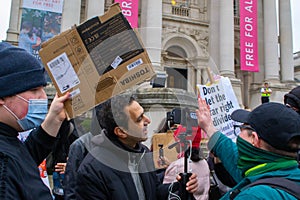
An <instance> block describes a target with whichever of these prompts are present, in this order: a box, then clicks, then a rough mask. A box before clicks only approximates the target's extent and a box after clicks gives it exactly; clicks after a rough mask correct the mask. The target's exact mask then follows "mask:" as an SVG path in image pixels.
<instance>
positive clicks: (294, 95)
mask: <svg viewBox="0 0 300 200" xmlns="http://www.w3.org/2000/svg"><path fill="white" fill-rule="evenodd" d="M284 104H289V105H290V106H292V107H295V108H298V109H300V86H298V87H296V88H294V89H292V90H291V91H290V92H289V93H288V94H286V95H284Z"/></svg>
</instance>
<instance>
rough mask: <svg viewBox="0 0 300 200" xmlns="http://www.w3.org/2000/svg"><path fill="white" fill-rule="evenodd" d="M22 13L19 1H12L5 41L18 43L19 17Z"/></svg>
mask: <svg viewBox="0 0 300 200" xmlns="http://www.w3.org/2000/svg"><path fill="white" fill-rule="evenodd" d="M21 12H22V6H21V1H20V0H12V1H11V9H10V20H9V27H8V30H7V37H6V40H7V41H9V42H13V43H17V42H18V35H19V32H20V26H19V24H20V23H21V21H20V22H19V19H21V18H20V17H19V16H20V15H21Z"/></svg>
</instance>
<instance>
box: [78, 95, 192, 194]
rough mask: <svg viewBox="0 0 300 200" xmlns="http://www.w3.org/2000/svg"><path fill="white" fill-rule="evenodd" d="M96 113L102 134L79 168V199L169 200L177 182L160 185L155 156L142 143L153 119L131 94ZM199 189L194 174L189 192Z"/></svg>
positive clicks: (106, 103) (106, 105) (177, 185)
mask: <svg viewBox="0 0 300 200" xmlns="http://www.w3.org/2000/svg"><path fill="white" fill-rule="evenodd" d="M96 114H97V119H98V121H99V124H100V126H101V128H102V133H101V134H99V135H97V136H95V137H94V138H93V139H92V142H93V143H94V144H95V147H94V148H93V149H92V150H91V151H90V152H89V153H88V154H87V156H86V157H85V158H84V160H83V161H82V163H81V165H80V167H79V169H78V177H77V184H76V198H77V199H88V200H93V199H122V200H143V199H147V200H156V199H167V197H168V194H169V189H170V190H172V189H173V190H176V189H178V187H179V184H178V182H176V183H174V184H173V185H171V184H161V183H159V180H158V178H157V176H156V172H155V167H154V163H153V157H152V153H151V152H150V151H149V149H148V148H147V147H146V146H145V145H143V144H142V143H141V142H143V141H145V140H146V139H147V134H148V132H147V126H148V125H149V123H150V119H149V118H148V117H147V116H146V115H145V114H144V109H143V108H142V107H141V105H140V104H139V103H138V102H137V101H136V100H135V99H134V98H133V97H132V96H131V95H129V94H127V93H123V94H121V95H117V96H115V97H113V98H111V99H110V100H108V101H106V102H105V103H103V104H102V105H101V107H100V109H99V110H97V113H96ZM177 178H178V180H179V179H180V176H178V177H177ZM197 186H198V183H197V176H196V175H195V174H193V175H192V176H191V177H190V179H189V181H188V182H187V184H186V189H187V191H189V192H191V193H193V192H195V190H196V188H197Z"/></svg>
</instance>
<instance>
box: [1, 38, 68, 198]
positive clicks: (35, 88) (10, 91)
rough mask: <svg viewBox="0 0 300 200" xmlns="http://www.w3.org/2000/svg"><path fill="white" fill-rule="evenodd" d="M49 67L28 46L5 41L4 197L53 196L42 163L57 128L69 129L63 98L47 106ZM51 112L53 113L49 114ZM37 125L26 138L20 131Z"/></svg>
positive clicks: (2, 154)
mask: <svg viewBox="0 0 300 200" xmlns="http://www.w3.org/2000/svg"><path fill="white" fill-rule="evenodd" d="M45 85H46V81H45V77H44V68H43V66H42V65H41V64H40V62H39V61H38V60H37V59H36V58H35V57H34V56H32V55H31V54H30V53H28V52H27V51H25V50H24V49H21V48H18V47H15V46H13V45H11V44H9V43H6V42H1V43H0V113H1V114H0V199H1V200H2V199H3V200H5V199H14V200H32V199H39V200H52V199H53V198H52V195H51V192H50V190H49V188H48V187H47V186H46V185H44V183H43V182H42V179H41V178H40V173H39V169H38V165H39V164H40V163H41V162H42V161H43V160H44V159H45V158H46V156H47V155H48V154H49V153H50V151H51V149H52V146H53V145H54V144H55V142H56V141H57V140H58V137H57V136H58V134H61V133H64V132H67V131H68V129H69V124H68V122H67V121H66V120H65V118H66V114H65V112H64V109H63V108H64V104H63V103H64V101H66V100H67V99H68V98H69V93H67V94H66V95H64V96H62V97H58V96H57V95H56V96H55V98H54V99H53V101H52V103H51V106H50V109H49V111H48V103H47V95H46V93H45V91H44V89H43V86H45ZM47 112H48V114H47ZM31 129H33V130H32V132H31V133H30V134H29V136H28V137H27V139H26V140H25V142H24V143H22V142H21V141H20V140H19V139H18V138H17V136H18V132H22V131H27V130H31Z"/></svg>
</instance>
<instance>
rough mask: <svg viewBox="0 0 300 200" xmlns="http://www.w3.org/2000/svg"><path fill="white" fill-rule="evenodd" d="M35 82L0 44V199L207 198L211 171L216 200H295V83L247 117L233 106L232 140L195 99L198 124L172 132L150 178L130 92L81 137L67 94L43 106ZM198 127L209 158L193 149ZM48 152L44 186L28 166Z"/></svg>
mask: <svg viewBox="0 0 300 200" xmlns="http://www.w3.org/2000/svg"><path fill="white" fill-rule="evenodd" d="M45 85H46V80H45V76H44V68H43V66H42V65H41V63H40V62H39V61H38V60H36V58H35V57H33V56H32V55H31V54H30V53H29V52H27V51H26V50H24V49H22V48H19V47H15V46H13V45H11V44H8V43H5V42H1V43H0V88H1V89H0V112H1V115H0V199H3V200H5V199H20V200H32V199H38V200H44V199H45V200H53V199H56V200H57V199H67V200H69V199H88V200H92V199H95V200H96V199H125V200H126V199H127V200H133V199H136V200H155V199H190V200H192V199H197V200H198V199H201V200H206V199H213V193H212V192H213V191H212V187H211V178H212V173H211V172H212V171H213V170H214V171H215V172H216V173H215V175H217V179H218V181H220V182H222V183H223V184H224V185H225V186H227V189H226V190H223V192H222V193H220V195H219V196H218V198H221V199H235V200H238V199H299V193H300V192H299V191H300V189H299V188H300V169H299V158H300V118H299V113H300V87H296V88H294V89H293V90H291V91H290V92H289V93H288V94H286V95H285V96H284V97H283V103H282V104H281V103H274V102H265V100H264V102H263V104H261V105H259V106H257V107H256V108H255V109H253V110H252V111H248V110H245V109H237V110H235V111H234V112H233V113H232V114H231V118H232V120H234V121H236V122H239V125H237V126H235V128H236V129H239V130H238V133H237V135H238V136H237V141H236V142H233V141H232V140H231V139H229V138H228V137H226V136H225V135H224V134H222V133H221V132H220V131H219V130H217V129H216V128H215V127H214V125H213V121H212V118H211V114H210V107H209V106H208V105H207V103H206V101H205V100H203V99H201V97H198V107H199V108H198V109H197V110H196V115H197V123H198V126H197V127H193V129H192V130H189V131H191V135H190V136H189V138H185V139H186V141H187V142H186V141H185V142H184V143H183V142H182V139H181V138H180V136H181V134H182V133H184V132H187V131H188V130H187V129H188V127H184V126H183V125H178V126H177V127H176V129H175V130H174V131H173V136H174V139H175V141H177V145H176V151H177V153H178V160H176V161H174V162H169V161H168V158H167V157H160V158H159V159H160V160H159V161H163V162H162V163H163V164H164V169H163V171H162V177H160V176H159V175H158V171H157V169H156V168H155V165H154V162H155V161H154V159H153V153H152V152H151V150H150V149H149V148H148V147H147V146H145V145H144V144H143V142H144V141H146V140H147V138H148V135H149V134H148V129H147V128H148V125H149V124H150V123H151V120H150V118H149V117H147V116H146V115H145V113H144V108H143V107H142V106H141V105H140V104H139V102H138V99H137V98H136V97H135V96H134V95H133V94H131V92H125V91H124V93H121V94H119V95H116V96H114V97H112V98H110V99H108V100H107V101H105V102H104V103H101V104H100V105H97V106H96V107H95V108H94V109H93V116H92V125H91V129H90V131H89V132H87V133H85V134H84V135H83V136H81V137H79V135H78V134H76V133H74V131H76V128H74V123H73V122H72V120H68V119H67V115H66V113H65V110H64V102H65V101H67V100H68V99H69V98H70V94H69V93H66V94H65V95H63V96H61V97H58V95H55V97H54V99H53V101H52V102H51V105H50V106H49V105H48V101H47V95H46V93H45V91H44V86H45ZM266 87H268V86H266ZM270 93H271V92H270V91H269V94H270ZM264 96H265V95H264ZM267 96H269V95H267ZM236 129H235V130H236ZM23 131H30V133H29V135H28V137H27V138H26V139H25V141H21V140H19V138H18V135H19V133H20V132H23ZM202 131H204V132H205V134H207V136H208V138H209V141H208V149H209V150H210V155H211V156H212V161H211V162H209V161H207V158H205V156H203V154H202V153H201V152H202V150H201V147H200V142H201V135H202V134H201V132H202ZM49 155H51V157H52V161H51V164H50V167H49V168H51V169H52V170H53V171H52V176H53V177H55V178H54V179H53V180H54V183H53V184H54V188H50V189H49V187H47V186H46V185H45V184H44V183H43V181H42V179H41V177H40V172H39V169H38V166H39V165H40V164H41V163H42V162H43V161H44V160H45V159H46V158H47V157H48V159H49ZM48 161H49V160H48ZM186 162H188V167H187V165H186ZM212 164H213V167H212V166H211V165H212ZM212 168H214V169H213V170H212ZM160 172H161V171H160ZM183 172H186V173H183ZM160 175H161V174H160ZM186 175H187V176H186ZM213 178H215V177H214V176H213ZM57 180H58V182H56V181H57ZM55 188H56V189H57V188H60V189H61V190H62V191H57V190H55ZM52 189H53V190H52Z"/></svg>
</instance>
